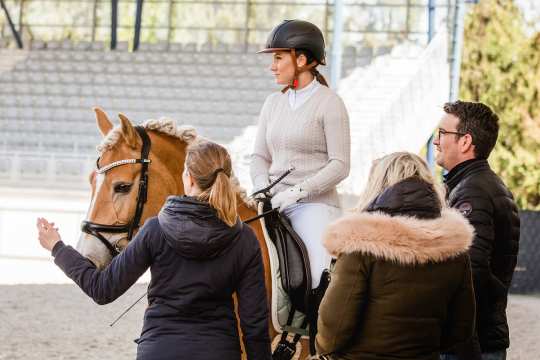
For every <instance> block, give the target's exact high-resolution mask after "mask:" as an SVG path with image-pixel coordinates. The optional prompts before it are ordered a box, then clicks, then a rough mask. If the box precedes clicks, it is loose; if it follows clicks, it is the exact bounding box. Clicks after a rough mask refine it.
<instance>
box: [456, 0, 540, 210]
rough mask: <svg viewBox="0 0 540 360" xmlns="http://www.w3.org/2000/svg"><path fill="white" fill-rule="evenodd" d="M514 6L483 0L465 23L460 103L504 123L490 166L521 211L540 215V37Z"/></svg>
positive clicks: (510, 1)
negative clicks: (474, 104) (477, 105)
mask: <svg viewBox="0 0 540 360" xmlns="http://www.w3.org/2000/svg"><path fill="white" fill-rule="evenodd" d="M524 27H525V21H524V19H523V16H522V14H521V12H520V11H519V9H518V8H517V6H516V5H515V4H514V2H513V0H481V1H480V3H479V4H478V5H476V6H475V8H474V10H473V11H472V12H471V13H470V14H469V16H468V18H467V19H466V23H465V44H464V49H463V62H462V72H461V88H460V98H462V99H464V100H471V101H480V102H483V103H485V104H487V105H489V106H490V107H491V108H492V109H493V110H494V111H495V112H496V113H497V114H498V115H499V117H500V131H499V139H498V142H497V145H496V147H495V149H494V151H493V153H492V154H491V157H490V163H491V165H492V166H493V169H494V171H495V172H496V173H497V174H499V175H500V176H501V177H502V178H503V180H504V181H505V183H506V184H507V185H508V187H509V188H510V190H511V191H512V193H513V194H514V196H515V197H516V200H517V203H518V206H519V207H520V208H522V209H537V210H538V209H540V101H539V100H540V99H539V97H540V95H539V93H540V34H536V35H534V36H533V37H532V38H528V37H527V35H526V34H525V31H524V30H525V28H524Z"/></svg>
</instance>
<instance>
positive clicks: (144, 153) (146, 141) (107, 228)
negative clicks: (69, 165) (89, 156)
mask: <svg viewBox="0 0 540 360" xmlns="http://www.w3.org/2000/svg"><path fill="white" fill-rule="evenodd" d="M135 130H136V131H137V133H138V134H139V136H140V137H141V140H142V149H141V157H140V159H124V160H119V161H115V162H113V163H111V164H109V165H106V166H103V167H102V168H100V167H99V159H100V158H98V159H97V161H96V174H104V173H106V172H107V171H109V170H111V169H114V168H115V167H118V166H123V165H130V164H141V175H140V180H139V193H138V195H137V205H136V208H135V215H134V216H133V219H132V220H131V221H130V222H129V223H127V224H125V225H106V224H97V223H94V222H91V221H87V220H84V221H83V222H82V223H81V230H82V232H84V233H86V234H89V235H92V236H94V237H96V238H97V239H98V240H99V241H101V242H102V243H103V245H105V247H106V248H107V249H108V250H109V252H110V253H111V255H112V257H113V258H114V257H115V256H116V255H118V254H120V251H121V250H122V249H120V248H119V246H118V242H116V243H115V245H112V244H111V243H110V242H109V241H108V240H107V239H106V238H105V237H104V236H103V235H101V233H102V232H105V233H112V234H121V233H127V241H128V242H129V241H131V238H132V237H133V233H134V231H135V230H136V229H138V228H139V222H140V221H141V216H142V213H143V209H144V204H145V203H146V200H147V195H148V165H149V164H150V159H148V155H149V154H150V147H151V146H152V142H151V141H150V137H149V136H148V134H147V133H146V131H145V130H144V128H143V127H142V126H135Z"/></svg>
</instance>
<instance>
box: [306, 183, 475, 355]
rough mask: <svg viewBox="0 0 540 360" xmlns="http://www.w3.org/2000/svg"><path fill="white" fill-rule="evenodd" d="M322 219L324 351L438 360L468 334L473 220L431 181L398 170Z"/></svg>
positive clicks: (320, 324) (471, 322)
mask: <svg viewBox="0 0 540 360" xmlns="http://www.w3.org/2000/svg"><path fill="white" fill-rule="evenodd" d="M365 210H367V211H363V212H360V213H354V214H351V215H348V216H345V217H343V218H341V219H339V220H338V221H336V222H334V223H333V224H332V225H330V226H329V228H328V229H327V232H326V234H325V240H324V241H325V246H326V248H327V249H328V251H329V252H330V253H331V254H333V255H334V256H336V257H337V261H336V264H335V268H334V270H333V272H332V274H331V283H330V287H329V288H328V290H327V292H326V294H325V296H324V299H323V301H322V304H321V307H320V309H319V322H318V328H319V333H318V335H317V337H316V346H317V350H318V352H319V353H320V354H322V355H325V356H323V358H328V359H362V360H371V359H378V360H381V359H398V358H399V359H409V360H412V359H414V360H438V359H439V353H440V352H441V351H442V350H444V349H448V348H450V347H452V346H454V345H456V344H459V343H462V342H464V341H466V340H468V339H469V338H471V337H472V335H473V329H474V315H475V308H474V293H473V288H472V279H471V268H470V261H469V257H468V255H467V249H468V248H469V246H470V244H471V240H472V236H473V229H472V228H471V226H470V225H469V224H468V223H467V220H466V219H465V218H463V217H462V216H461V215H460V214H459V212H457V211H455V210H452V209H448V208H443V209H442V210H441V202H440V200H439V199H438V196H437V194H436V191H434V188H433V187H432V185H431V184H429V183H426V182H425V181H423V180H421V179H419V178H417V177H411V178H408V179H405V180H403V181H401V182H399V183H397V184H395V185H393V186H391V187H389V188H387V189H386V190H385V191H383V192H382V193H381V194H380V195H379V196H377V198H376V199H375V200H374V201H373V202H372V203H371V204H370V205H369V206H368V207H367V208H366V209H365Z"/></svg>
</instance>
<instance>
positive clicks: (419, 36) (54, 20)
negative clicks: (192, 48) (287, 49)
mask: <svg viewBox="0 0 540 360" xmlns="http://www.w3.org/2000/svg"><path fill="white" fill-rule="evenodd" d="M453 1H454V0H439V1H438V2H437V3H436V14H437V18H438V19H441V18H442V19H444V18H447V17H448V16H449V14H450V13H451V9H452V6H451V4H452V3H453ZM4 3H5V4H6V8H7V9H8V10H9V12H10V13H11V17H12V19H13V22H14V24H15V27H16V29H18V32H19V33H21V34H23V39H25V40H42V41H50V40H56V41H58V40H63V39H71V40H75V41H91V42H95V41H102V42H109V41H111V25H112V22H113V19H114V18H113V17H112V12H113V8H112V6H111V3H112V2H111V1H106V0H4ZM113 3H114V2H113ZM137 3H138V2H137V1H136V0H119V1H118V24H117V26H118V37H117V40H118V41H130V42H132V41H133V38H134V33H135V31H136V28H135V18H136V16H135V14H136V6H137ZM333 5H334V2H333V1H330V0H299V1H291V0H288V1H268V0H261V1H257V0H223V1H215V0H213V1H210V0H206V1H205V0H203V1H194V0H146V1H144V5H143V10H142V23H141V28H140V31H141V41H142V42H163V43H167V44H170V43H196V44H203V43H236V44H245V45H246V46H247V45H248V44H260V43H264V41H265V40H266V36H267V34H268V32H269V31H270V29H271V28H272V27H273V26H274V25H276V24H277V23H279V22H280V21H282V20H283V19H286V18H302V19H307V20H310V21H313V22H314V23H316V24H318V25H319V26H320V27H321V29H322V30H323V32H325V34H326V38H327V39H328V40H329V42H331V37H332V30H333V25H332V16H333ZM344 6H345V8H344V24H345V27H344V32H343V42H344V43H343V45H355V44H357V43H358V42H359V41H365V42H372V43H373V42H378V43H380V42H381V41H382V40H384V41H387V42H388V41H390V42H391V41H397V40H402V39H409V40H418V41H421V42H423V43H425V42H426V41H425V39H426V38H427V28H428V26H427V22H428V4H427V0H425V1H414V0H402V1H401V2H396V1H392V2H390V1H389V0H387V1H385V0H380V1H378V3H373V2H372V1H367V0H356V1H345V2H344ZM44 13H46V14H47V17H44V16H43V14H44ZM5 18H6V17H5V16H0V34H1V35H2V37H4V38H6V37H8V36H10V35H11V34H10V30H9V27H8V26H7V21H6V19H5ZM44 19H46V20H44ZM438 22H440V21H438Z"/></svg>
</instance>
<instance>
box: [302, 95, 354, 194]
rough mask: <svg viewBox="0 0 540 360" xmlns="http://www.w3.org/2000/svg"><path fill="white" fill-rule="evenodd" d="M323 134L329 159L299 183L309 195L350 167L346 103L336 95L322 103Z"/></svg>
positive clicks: (327, 187)
mask: <svg viewBox="0 0 540 360" xmlns="http://www.w3.org/2000/svg"><path fill="white" fill-rule="evenodd" d="M323 127H324V136H325V138H326V147H327V152H328V162H327V163H326V165H325V166H324V167H323V168H322V169H320V170H319V171H318V172H317V173H315V174H314V175H312V176H310V177H309V178H307V179H305V180H304V181H303V182H302V183H300V185H299V186H300V188H301V189H302V190H304V191H307V192H308V194H309V195H310V196H313V195H318V194H322V193H325V192H327V191H328V190H330V189H331V188H332V187H334V186H336V185H337V184H339V183H340V182H341V181H342V180H343V179H345V178H346V177H347V176H348V175H349V171H350V167H351V133H350V126H349V115H348V113H347V109H346V108H345V104H344V103H343V101H342V100H341V98H339V96H337V95H335V96H333V97H331V98H330V100H329V101H328V102H327V103H326V104H325V108H324V116H323Z"/></svg>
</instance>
